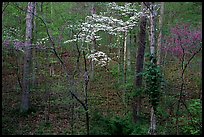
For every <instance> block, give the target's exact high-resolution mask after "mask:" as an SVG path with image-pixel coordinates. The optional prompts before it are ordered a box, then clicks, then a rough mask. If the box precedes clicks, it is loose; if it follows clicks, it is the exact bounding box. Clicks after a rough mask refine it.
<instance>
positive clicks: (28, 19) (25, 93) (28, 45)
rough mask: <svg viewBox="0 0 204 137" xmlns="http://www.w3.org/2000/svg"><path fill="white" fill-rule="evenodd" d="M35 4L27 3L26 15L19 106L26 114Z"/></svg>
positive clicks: (28, 104) (28, 103)
mask: <svg viewBox="0 0 204 137" xmlns="http://www.w3.org/2000/svg"><path fill="white" fill-rule="evenodd" d="M34 10H35V2H29V3H28V9H27V15H26V41H25V56H24V70H23V96H22V104H21V112H27V111H28V109H29V106H30V102H29V92H30V84H31V76H32V75H31V71H32V67H31V59H32V30H33V18H34V15H33V14H34Z"/></svg>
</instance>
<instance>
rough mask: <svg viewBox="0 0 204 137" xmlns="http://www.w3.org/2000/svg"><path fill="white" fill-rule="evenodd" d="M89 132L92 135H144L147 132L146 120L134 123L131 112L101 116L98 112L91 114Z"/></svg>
mask: <svg viewBox="0 0 204 137" xmlns="http://www.w3.org/2000/svg"><path fill="white" fill-rule="evenodd" d="M92 120H93V123H92V127H91V131H90V132H91V134H94V135H145V134H147V132H148V126H149V125H147V124H145V123H147V122H146V121H145V122H144V123H138V124H134V123H133V121H132V114H131V113H128V114H127V115H126V116H124V117H119V116H113V117H110V116H107V117H105V116H102V114H100V113H99V112H95V113H94V115H93V119H92Z"/></svg>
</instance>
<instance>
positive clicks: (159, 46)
mask: <svg viewBox="0 0 204 137" xmlns="http://www.w3.org/2000/svg"><path fill="white" fill-rule="evenodd" d="M163 16H164V2H161V9H160V17H159V37H158V47H157V65H160V64H161V48H162V47H161V45H162V26H163Z"/></svg>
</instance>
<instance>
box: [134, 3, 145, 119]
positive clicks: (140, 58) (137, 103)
mask: <svg viewBox="0 0 204 137" xmlns="http://www.w3.org/2000/svg"><path fill="white" fill-rule="evenodd" d="M143 8H144V4H143V2H142V9H143ZM143 12H144V11H143ZM146 23H147V18H146V15H145V14H143V15H142V16H141V20H140V33H139V42H138V45H139V46H138V50H137V57H136V77H135V88H137V89H140V88H141V87H142V75H138V74H139V73H141V72H142V71H143V63H144V52H145V44H146V42H145V40H146ZM132 107H133V119H134V122H135V123H136V122H137V121H138V120H139V115H140V110H141V96H140V95H139V96H138V97H134V99H133V106H132Z"/></svg>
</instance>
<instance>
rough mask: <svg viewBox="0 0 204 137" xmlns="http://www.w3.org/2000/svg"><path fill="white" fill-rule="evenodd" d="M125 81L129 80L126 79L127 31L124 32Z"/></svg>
mask: <svg viewBox="0 0 204 137" xmlns="http://www.w3.org/2000/svg"><path fill="white" fill-rule="evenodd" d="M123 65H124V66H123V69H124V83H126V82H127V80H126V73H127V31H125V33H124V64H123Z"/></svg>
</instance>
